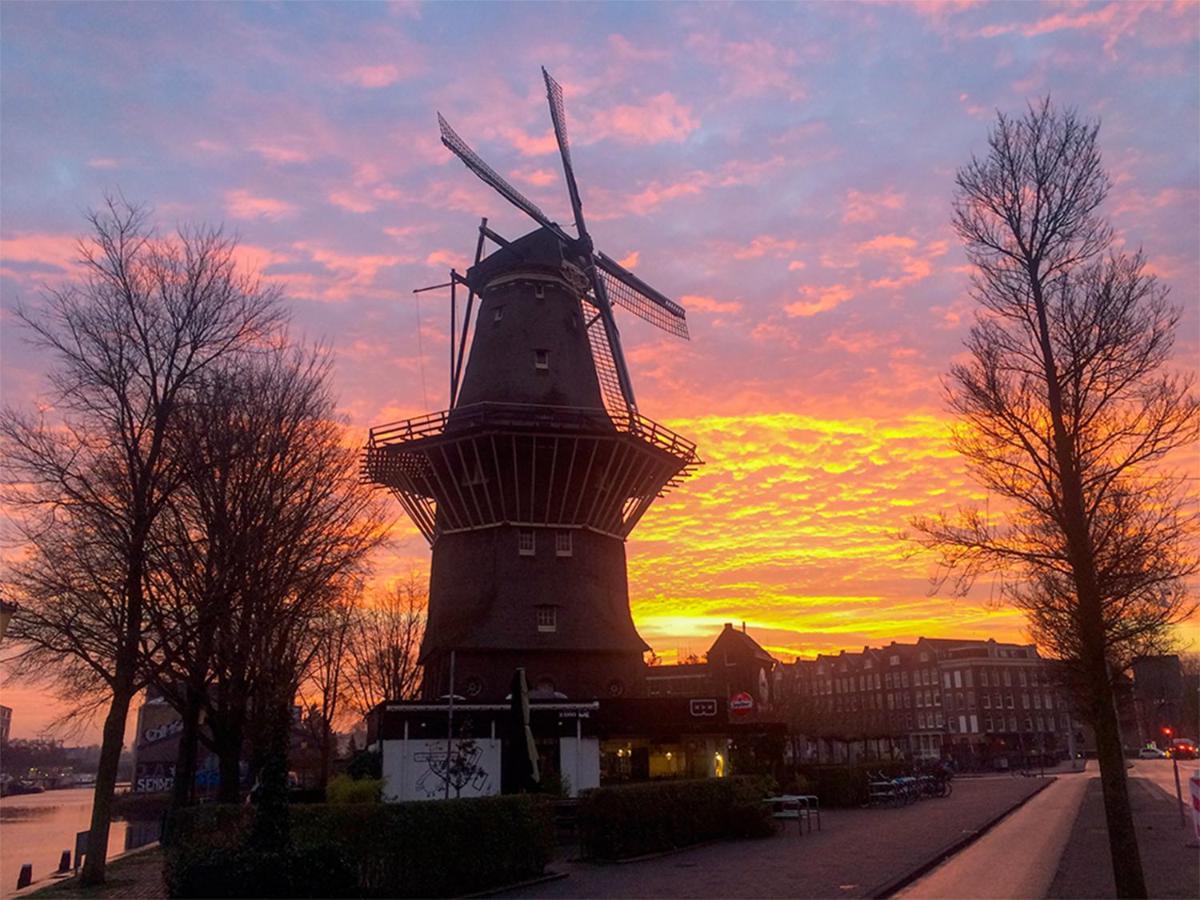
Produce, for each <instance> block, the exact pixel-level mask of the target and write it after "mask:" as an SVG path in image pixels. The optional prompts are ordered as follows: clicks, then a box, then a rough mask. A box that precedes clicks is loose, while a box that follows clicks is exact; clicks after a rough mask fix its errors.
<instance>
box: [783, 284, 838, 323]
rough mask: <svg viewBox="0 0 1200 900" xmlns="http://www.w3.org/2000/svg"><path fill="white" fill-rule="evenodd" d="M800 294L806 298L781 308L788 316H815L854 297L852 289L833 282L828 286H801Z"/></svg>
mask: <svg viewBox="0 0 1200 900" xmlns="http://www.w3.org/2000/svg"><path fill="white" fill-rule="evenodd" d="M800 294H801V295H802V296H803V297H805V298H806V299H804V300H797V301H796V302H795V303H789V304H788V305H787V306H785V307H784V308H783V311H784V312H786V313H787V314H788V315H789V316H792V317H797V316H815V315H816V314H817V313H823V312H828V311H829V310H831V309H836V308H837V307H839V306H841V305H842V304H843V303H845V302H846V301H847V300H850V299H853V297H854V291H852V290H851V289H850V288H848V287H846V285H844V284H834V285H830V286H828V287H802V288H801V289H800Z"/></svg>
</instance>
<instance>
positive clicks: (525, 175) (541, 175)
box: [512, 169, 558, 187]
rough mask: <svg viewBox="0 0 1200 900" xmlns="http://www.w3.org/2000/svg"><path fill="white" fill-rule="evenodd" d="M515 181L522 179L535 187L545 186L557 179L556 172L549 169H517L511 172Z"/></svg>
mask: <svg viewBox="0 0 1200 900" xmlns="http://www.w3.org/2000/svg"><path fill="white" fill-rule="evenodd" d="M512 176H513V179H514V180H516V181H524V182H527V183H529V184H532V185H536V186H537V187H545V186H546V185H548V184H554V183H556V182H557V181H558V173H556V172H554V171H552V170H550V169H519V170H517V171H515V172H513V173H512Z"/></svg>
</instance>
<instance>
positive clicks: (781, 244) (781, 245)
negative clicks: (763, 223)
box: [733, 234, 799, 259]
mask: <svg viewBox="0 0 1200 900" xmlns="http://www.w3.org/2000/svg"><path fill="white" fill-rule="evenodd" d="M798 246H799V245H798V243H797V242H796V241H794V240H790V239H781V238H777V237H773V236H771V235H769V234H760V235H759V236H758V237H756V238H754V239H753V240H751V241H750V243H749V244H747V245H746V246H744V247H737V248H735V249H734V251H733V258H734V259H760V258H761V257H764V256H767V255H768V254H769V255H771V256H787V255H788V254H789V253H793V252H794V251H795V250H796V249H797V248H798Z"/></svg>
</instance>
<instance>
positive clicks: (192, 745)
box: [171, 686, 200, 811]
mask: <svg viewBox="0 0 1200 900" xmlns="http://www.w3.org/2000/svg"><path fill="white" fill-rule="evenodd" d="M180 712H181V713H182V719H183V731H182V732H181V733H180V735H179V753H178V755H177V756H176V758H175V784H174V785H173V787H172V791H171V794H172V796H171V810H172V811H174V810H177V809H183V808H184V807H185V806H191V805H192V803H193V802H195V798H196V762H197V759H198V758H199V755H200V697H199V695H198V694H197V693H196V691H195V690H194V689H193V688H192V687H191V686H189V687H187V688H186V689H185V694H184V702H183V709H182V710H180Z"/></svg>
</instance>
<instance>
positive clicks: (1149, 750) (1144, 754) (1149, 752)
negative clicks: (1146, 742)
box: [1138, 747, 1167, 759]
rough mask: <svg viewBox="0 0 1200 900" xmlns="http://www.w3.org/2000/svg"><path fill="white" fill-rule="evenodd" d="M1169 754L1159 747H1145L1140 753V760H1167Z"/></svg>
mask: <svg viewBox="0 0 1200 900" xmlns="http://www.w3.org/2000/svg"><path fill="white" fill-rule="evenodd" d="M1166 758H1167V754H1165V753H1163V752H1162V751H1161V750H1159V749H1158V748H1157V747H1143V748H1142V749H1141V750H1139V751H1138V759H1166Z"/></svg>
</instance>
